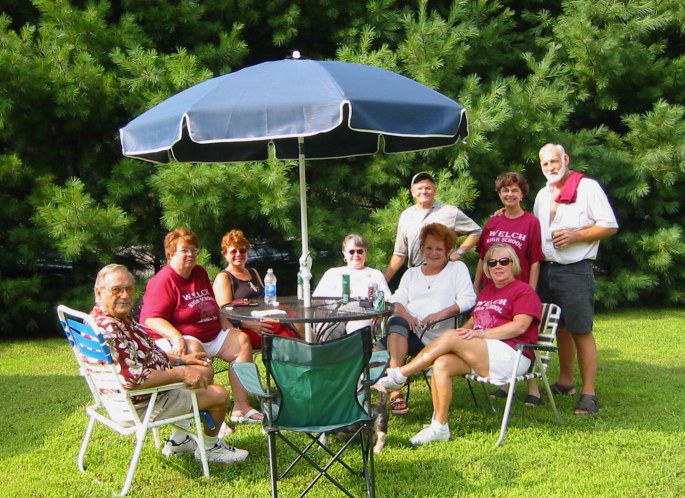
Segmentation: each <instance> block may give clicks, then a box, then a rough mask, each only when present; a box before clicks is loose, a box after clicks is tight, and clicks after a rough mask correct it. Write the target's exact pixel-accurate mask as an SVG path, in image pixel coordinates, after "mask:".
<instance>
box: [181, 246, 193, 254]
mask: <svg viewBox="0 0 685 498" xmlns="http://www.w3.org/2000/svg"><path fill="white" fill-rule="evenodd" d="M177 251H178V252H180V253H181V254H197V247H180V248H178V249H177Z"/></svg>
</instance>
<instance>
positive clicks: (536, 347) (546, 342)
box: [464, 303, 561, 446]
mask: <svg viewBox="0 0 685 498" xmlns="http://www.w3.org/2000/svg"><path fill="white" fill-rule="evenodd" d="M560 317H561V308H560V307H559V306H557V305H556V304H551V303H543V305H542V316H541V319H540V327H539V329H538V342H537V343H536V344H519V345H518V347H517V356H516V362H515V363H514V368H513V370H512V374H511V377H510V379H509V383H508V384H509V394H508V395H507V402H506V405H505V407H504V415H503V416H502V426H501V428H500V433H499V439H498V440H497V446H500V445H501V444H502V443H503V442H504V438H505V436H506V435H507V425H508V423H509V415H510V414H511V406H512V402H513V400H514V393H515V389H514V386H515V385H516V383H517V382H523V381H528V380H530V379H542V382H543V383H544V385H545V391H546V392H547V399H548V400H549V404H550V405H551V406H552V410H553V411H554V416H555V419H556V422H557V424H560V423H561V418H560V417H559V411H558V410H557V405H556V403H555V402H554V396H553V394H552V389H551V388H550V385H549V380H547V366H548V365H549V361H550V358H551V356H552V353H554V352H556V351H557V347H556V346H555V345H554V340H555V339H556V336H557V327H558V326H559V318H560ZM524 351H533V353H534V354H535V362H534V363H533V367H532V368H531V369H530V370H529V371H528V372H526V373H525V374H523V375H516V371H517V370H518V365H519V362H520V361H521V358H522V357H523V352H524ZM464 378H466V380H467V381H468V382H469V389H470V390H471V396H472V397H473V402H474V403H475V404H476V405H478V402H477V401H476V397H475V395H474V393H473V388H472V387H471V381H472V380H473V381H476V382H480V383H481V385H482V386H483V392H484V393H485V397H486V398H487V400H488V404H489V406H490V408H491V409H492V411H494V412H496V411H497V410H496V409H495V407H494V406H493V404H492V401H491V399H490V396H489V394H488V390H487V386H488V384H493V385H501V382H496V381H493V379H490V378H489V377H481V376H480V375H476V374H466V375H464Z"/></svg>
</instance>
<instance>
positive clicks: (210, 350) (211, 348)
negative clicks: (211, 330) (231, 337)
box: [155, 329, 231, 358]
mask: <svg viewBox="0 0 685 498" xmlns="http://www.w3.org/2000/svg"><path fill="white" fill-rule="evenodd" d="M230 331H231V329H223V330H221V331H219V333H218V334H217V336H216V337H215V338H214V339H212V340H211V341H209V342H202V341H200V340H199V339H197V338H196V337H193V336H191V335H184V336H183V338H184V339H186V340H189V341H195V342H198V343H200V344H202V347H203V348H204V349H205V353H207V354H208V355H209V356H211V357H212V358H214V357H215V356H216V355H218V354H219V351H221V348H222V347H223V345H224V341H225V340H226V337H228V333H229V332H230ZM155 343H156V344H157V345H158V346H159V347H160V348H161V349H162V351H164V352H165V353H168V352H169V351H171V343H170V342H169V340H168V339H157V340H156V341H155Z"/></svg>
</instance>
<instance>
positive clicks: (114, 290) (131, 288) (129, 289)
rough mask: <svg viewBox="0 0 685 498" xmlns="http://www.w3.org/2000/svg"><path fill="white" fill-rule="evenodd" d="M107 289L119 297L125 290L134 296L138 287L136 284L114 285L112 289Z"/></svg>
mask: <svg viewBox="0 0 685 498" xmlns="http://www.w3.org/2000/svg"><path fill="white" fill-rule="evenodd" d="M107 290H108V291H109V293H110V294H112V295H113V296H114V297H119V296H121V295H122V294H123V293H124V291H126V293H127V294H128V295H129V296H132V295H133V294H135V293H136V287H135V285H130V286H128V287H112V288H111V289H107Z"/></svg>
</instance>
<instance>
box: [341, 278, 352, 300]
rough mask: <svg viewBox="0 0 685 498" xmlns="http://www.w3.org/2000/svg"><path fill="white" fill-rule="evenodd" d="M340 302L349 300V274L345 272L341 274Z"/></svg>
mask: <svg viewBox="0 0 685 498" xmlns="http://www.w3.org/2000/svg"><path fill="white" fill-rule="evenodd" d="M342 289H343V290H342V302H343V303H349V302H350V276H349V275H347V274H344V275H343V276H342Z"/></svg>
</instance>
